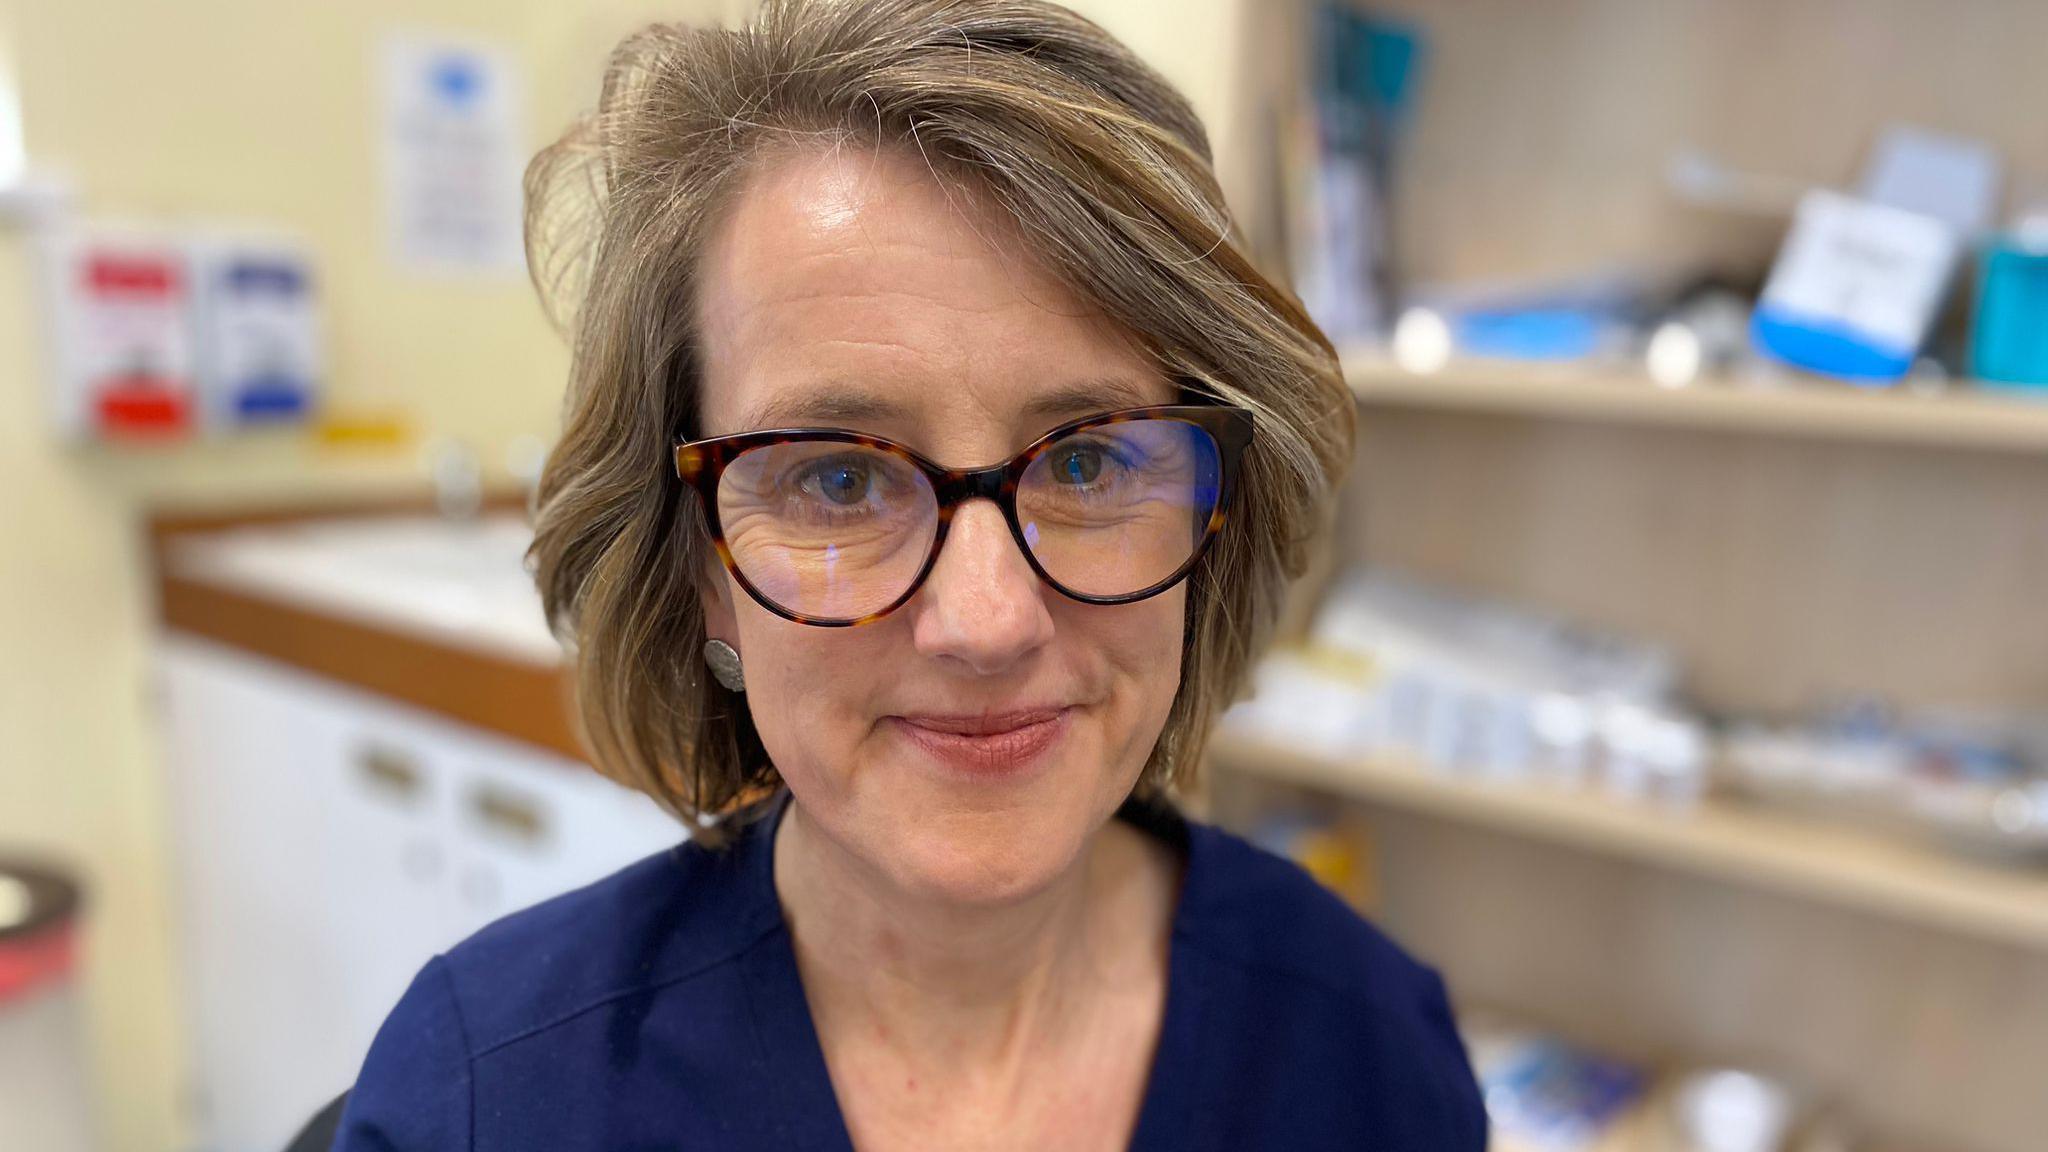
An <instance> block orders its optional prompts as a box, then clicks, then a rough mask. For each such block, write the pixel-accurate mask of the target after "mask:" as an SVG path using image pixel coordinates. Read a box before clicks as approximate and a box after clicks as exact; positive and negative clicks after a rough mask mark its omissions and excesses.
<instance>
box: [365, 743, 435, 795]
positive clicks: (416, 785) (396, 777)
mask: <svg viewBox="0 0 2048 1152" xmlns="http://www.w3.org/2000/svg"><path fill="white" fill-rule="evenodd" d="M356 775H357V776H358V777H359V778H360V779H361V780H362V781H363V783H364V784H366V785H368V786H369V788H370V789H371V790H372V791H375V792H381V793H383V794H384V795H386V796H389V797H391V798H392V799H394V800H402V801H404V802H406V803H408V804H412V803H417V802H418V801H419V799H420V792H421V791H422V790H423V789H424V788H425V786H426V779H425V777H424V776H423V775H422V774H421V773H420V766H419V761H417V760H415V759H413V758H412V757H411V756H408V755H406V754H405V753H403V752H401V751H399V750H398V749H396V748H392V747H390V746H388V745H383V744H369V745H365V746H363V747H361V748H358V749H357V750H356Z"/></svg>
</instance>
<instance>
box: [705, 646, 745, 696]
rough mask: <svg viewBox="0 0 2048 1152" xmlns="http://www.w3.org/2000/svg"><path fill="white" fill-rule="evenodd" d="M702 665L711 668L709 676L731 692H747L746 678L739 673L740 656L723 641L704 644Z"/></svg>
mask: <svg viewBox="0 0 2048 1152" xmlns="http://www.w3.org/2000/svg"><path fill="white" fill-rule="evenodd" d="M704 663H706V664H708V665H710V666H711V674H712V675H713V676H715V677H717V678H718V682H719V683H720V684H723V685H725V686H726V688H727V689H728V690H730V691H733V692H745V691H746V690H747V678H746V676H745V675H744V674H742V673H741V671H740V654H739V653H738V652H737V651H735V650H734V649H733V646H732V645H730V644H727V643H726V642H725V641H723V640H706V641H705V642H704Z"/></svg>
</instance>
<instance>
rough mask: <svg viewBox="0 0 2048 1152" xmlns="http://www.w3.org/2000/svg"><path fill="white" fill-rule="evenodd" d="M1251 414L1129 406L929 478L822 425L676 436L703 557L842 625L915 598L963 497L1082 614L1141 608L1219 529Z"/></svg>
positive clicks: (800, 609) (902, 458) (776, 604)
mask: <svg viewBox="0 0 2048 1152" xmlns="http://www.w3.org/2000/svg"><path fill="white" fill-rule="evenodd" d="M1251 440H1252V414H1251V413H1250V412H1249V411H1246V410H1245V409H1242V408H1231V407H1222V406H1216V405H1169V406H1161V407H1152V408H1128V409H1124V410H1122V411H1119V412H1106V413H1103V414H1102V415H1099V416H1090V417H1088V418H1086V419H1082V420H1075V421H1072V422H1071V423H1067V424H1062V425H1061V426H1059V427H1058V428H1055V429H1053V430H1052V431H1050V432H1048V433H1046V434H1045V435H1044V436H1041V437H1039V438H1038V439H1037V440H1035V441H1033V442H1032V443H1031V445H1030V447H1027V448H1025V449H1024V450H1023V451H1022V452H1019V453H1017V455H1015V456H1013V457H1011V458H1010V459H1009V460H1006V461H1004V462H1002V463H1000V464H992V465H990V466H988V467H986V468H942V467H940V466H939V465H937V464H934V463H932V462H931V461H930V460H927V459H925V458H924V457H923V456H920V455H918V454H917V453H916V452H913V451H911V450H910V449H909V448H906V447H904V446H903V445H901V444H897V443H895V442H893V441H890V440H884V439H882V438H881V437H879V436H868V435H864V434H862V433H859V432H849V431H845V430H842V429H837V428H774V429H766V430H763V431H759V432H741V433H738V434H737V435H732V436H714V437H710V438H708V439H704V440H695V441H690V440H681V441H678V442H677V443H676V445H675V469H676V475H677V476H678V477H680V478H681V479H682V481H683V483H685V484H687V485H689V486H690V487H691V488H692V489H694V490H695V491H696V493H697V495H698V497H699V503H700V504H701V505H702V507H703V509H704V518H705V527H706V528H707V529H708V530H709V532H710V535H711V539H712V542H713V544H714V545H715V546H716V547H717V550H718V558H719V559H720V560H721V561H722V562H723V563H724V564H725V568H726V571H728V572H731V573H732V576H733V579H734V580H735V581H737V582H738V583H739V585H740V587H742V588H744V589H746V590H747V594H748V595H750V596H752V597H753V598H754V599H755V600H756V601H758V602H759V603H760V604H761V606H762V607H764V608H766V609H768V610H769V611H770V612H773V613H775V614H776V615H778V616H781V617H783V618H785V619H788V620H794V621H796V622H798V623H801V624H817V625H821V626H824V627H847V626H850V625H855V624H866V623H868V622H870V621H873V620H878V619H880V618H882V617H883V616H886V615H888V614H889V613H890V612H892V611H894V610H895V609H897V608H899V607H901V606H902V605H903V604H904V602H905V601H907V600H909V599H910V598H911V596H913V595H915V594H916V592H917V589H918V587H919V586H920V585H922V584H923V583H924V579H925V577H926V576H927V575H928V574H930V572H931V570H932V565H933V564H934V563H936V562H937V560H938V557H939V549H940V548H941V547H942V546H944V544H945V542H946V526H947V525H948V524H950V523H951V522H952V519H953V513H954V510H955V509H957V508H958V507H959V506H960V505H961V503H962V502H963V501H967V500H973V499H977V498H979V499H985V500H992V501H994V502H995V504H996V506H997V507H999V508H1001V509H1002V512H1003V518H1004V519H1005V520H1007V521H1008V522H1009V525H1010V534H1011V536H1013V537H1015V538H1016V541H1017V546H1018V548H1020V549H1022V550H1023V553H1024V557H1025V559H1026V560H1028V561H1029V562H1030V564H1031V567H1032V570H1033V571H1035V572H1037V573H1038V575H1039V578H1040V579H1042V580H1044V581H1045V582H1046V583H1047V584H1050V585H1052V586H1053V588H1055V589H1056V590H1058V591H1059V592H1061V593H1062V594H1064V595H1066V596H1069V597H1072V598H1073V599H1075V600H1079V601H1082V602H1083V603H1087V604H1128V603H1131V602H1132V601H1136V600H1143V599H1145V598H1146V597H1148V596H1156V595H1158V594H1159V593H1161V592H1163V591H1165V590H1166V589H1168V588H1171V587H1172V586H1173V585H1174V584H1175V583H1176V582H1177V581H1179V580H1181V579H1182V578H1184V577H1186V576H1187V574H1188V573H1189V572H1191V571H1193V570H1194V567H1195V563H1196V562H1197V561H1199V560H1200V559H1201V558H1202V553H1203V551H1204V550H1205V549H1207V548H1208V546H1209V543H1210V541H1212V540H1214V539H1215V538H1216V534H1217V532H1218V531H1220V530H1221V529H1222V527H1223V520H1224V515H1225V510H1226V509H1227V508H1228V507H1229V504H1230V493H1231V491H1232V488H1233V486H1234V485H1235V483H1236V480H1237V470H1238V463H1239V460H1240V459H1241V458H1242V456H1243V455H1244V450H1245V447H1246V446H1247V445H1249V444H1250V443H1251Z"/></svg>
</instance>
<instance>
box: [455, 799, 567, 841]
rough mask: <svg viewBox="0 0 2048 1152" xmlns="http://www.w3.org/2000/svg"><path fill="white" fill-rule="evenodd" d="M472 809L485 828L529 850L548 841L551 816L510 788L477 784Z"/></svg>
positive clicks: (470, 801) (470, 802)
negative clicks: (549, 817) (525, 846)
mask: <svg viewBox="0 0 2048 1152" xmlns="http://www.w3.org/2000/svg"><path fill="white" fill-rule="evenodd" d="M469 810H470V812H471V814H472V815H474V816H475V817H476V821H477V823H479V824H481V825H482V826H483V827H485V828H487V829H489V830H491V831H493V832H496V833H499V834H500V835H503V836H505V837H507V838H509V839H512V840H517V841H519V842H520V843H522V844H525V845H527V846H529V847H533V846H538V845H539V844H541V843H542V842H544V841H545V840H546V839H547V838H548V821H547V814H546V813H545V812H544V811H542V809H541V806H540V805H539V804H536V803H535V802H533V801H532V800H530V799H528V798H527V797H524V796H521V795H519V794H518V793H516V792H512V791H510V790H509V789H505V788H498V787H493V786H492V785H489V784H478V785H476V786H475V787H474V788H472V789H470V793H469Z"/></svg>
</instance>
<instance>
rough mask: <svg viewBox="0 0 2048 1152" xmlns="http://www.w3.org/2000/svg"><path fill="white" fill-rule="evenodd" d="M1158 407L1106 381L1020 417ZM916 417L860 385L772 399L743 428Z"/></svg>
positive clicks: (1032, 403)
mask: <svg viewBox="0 0 2048 1152" xmlns="http://www.w3.org/2000/svg"><path fill="white" fill-rule="evenodd" d="M1156 403H1158V401H1156V400H1154V399H1153V398H1152V396H1151V395H1149V394H1148V393H1147V390H1146V389H1145V387H1144V386H1143V385H1142V384H1140V383H1138V382H1137V381H1135V380H1131V379H1128V378H1126V377H1122V376H1102V377H1094V378H1091V379H1086V380H1077V381H1074V382H1072V383H1069V384H1062V385H1060V386H1059V387H1057V388H1054V389H1052V390H1050V391H1047V392H1044V393H1041V394H1039V395H1037V396H1034V397H1032V398H1031V399H1030V400H1028V401H1026V402H1025V403H1024V405H1023V407H1022V408H1020V409H1019V412H1020V414H1021V415H1024V416H1027V417H1032V418H1035V419H1058V418H1062V417H1077V416H1087V415H1092V414H1094V413H1097V412H1113V411H1116V410H1118V409H1121V408H1142V407H1145V406H1147V405H1150V404H1156ZM910 415H911V412H910V410H909V409H908V408H907V407H906V406H905V405H903V404H901V403H899V402H897V401H894V400H890V399H886V398H884V397H882V396H879V395H876V394H875V393H873V392H869V391H865V390H863V389H862V388H861V387H860V386H859V385H856V384H847V383H834V384H831V385H828V386H827V387H826V388H825V389H824V390H822V391H818V392H812V393H806V394H800V395H794V396H778V397H776V398H774V399H771V400H769V401H767V402H765V403H763V404H761V405H759V406H758V407H756V408H754V409H753V410H751V411H750V412H749V413H748V414H747V415H746V416H745V417H744V418H743V420H742V421H741V424H742V426H743V427H745V428H789V427H797V426H803V425H816V424H824V425H840V424H849V423H856V422H881V421H889V420H903V419H905V418H907V417H909V416H910Z"/></svg>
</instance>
